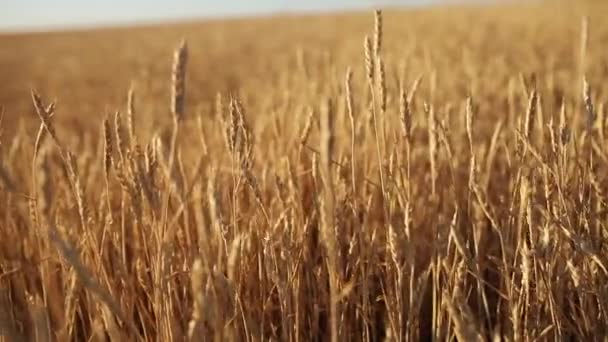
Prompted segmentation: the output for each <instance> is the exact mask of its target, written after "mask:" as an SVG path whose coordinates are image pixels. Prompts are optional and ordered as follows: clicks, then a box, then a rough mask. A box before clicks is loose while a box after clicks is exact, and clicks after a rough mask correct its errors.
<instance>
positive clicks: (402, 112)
mask: <svg viewBox="0 0 608 342" xmlns="http://www.w3.org/2000/svg"><path fill="white" fill-rule="evenodd" d="M399 116H400V119H401V136H402V137H403V140H404V142H405V143H406V145H407V144H409V143H410V139H411V134H412V111H411V108H410V102H409V101H408V99H407V92H406V90H405V88H404V87H403V84H401V85H400V86H399Z"/></svg>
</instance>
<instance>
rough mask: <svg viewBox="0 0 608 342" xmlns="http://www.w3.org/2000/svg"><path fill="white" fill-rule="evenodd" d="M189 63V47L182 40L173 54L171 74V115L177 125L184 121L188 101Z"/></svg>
mask: <svg viewBox="0 0 608 342" xmlns="http://www.w3.org/2000/svg"><path fill="white" fill-rule="evenodd" d="M187 63H188V45H187V43H186V40H185V39H184V40H182V42H181V44H180V46H179V47H178V48H177V49H176V50H175V53H174V54H173V70H172V73H171V76H172V77H171V113H172V114H173V119H174V120H175V122H176V123H179V122H181V121H182V120H183V117H184V109H185V100H186V65H187Z"/></svg>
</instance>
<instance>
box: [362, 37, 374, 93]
mask: <svg viewBox="0 0 608 342" xmlns="http://www.w3.org/2000/svg"><path fill="white" fill-rule="evenodd" d="M363 48H364V50H365V70H366V72H367V73H366V75H367V82H368V83H369V85H370V87H373V84H374V58H373V55H372V53H373V52H372V42H371V40H370V39H369V36H365V40H364V41H363Z"/></svg>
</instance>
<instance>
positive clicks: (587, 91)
mask: <svg viewBox="0 0 608 342" xmlns="http://www.w3.org/2000/svg"><path fill="white" fill-rule="evenodd" d="M583 103H584V104H585V114H586V118H587V121H586V123H587V126H586V127H587V132H588V133H589V134H591V131H592V130H593V125H594V123H595V118H596V113H595V106H594V105H593V99H592V98H591V86H590V85H589V82H588V81H587V77H585V78H583Z"/></svg>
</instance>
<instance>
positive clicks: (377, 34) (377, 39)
mask: <svg viewBox="0 0 608 342" xmlns="http://www.w3.org/2000/svg"><path fill="white" fill-rule="evenodd" d="M381 49H382V11H381V10H379V9H377V10H375V11H374V56H376V58H378V57H379V56H380V50H381Z"/></svg>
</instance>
